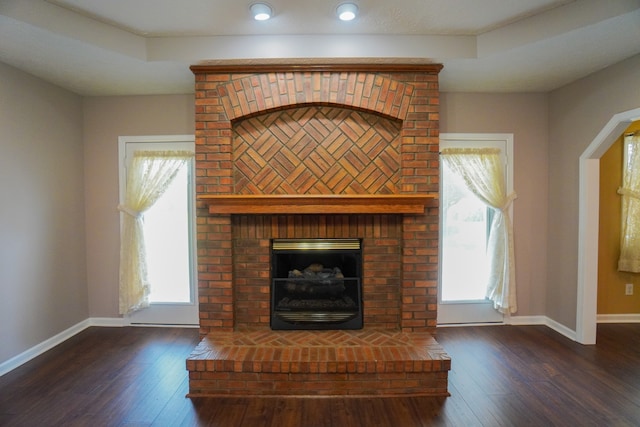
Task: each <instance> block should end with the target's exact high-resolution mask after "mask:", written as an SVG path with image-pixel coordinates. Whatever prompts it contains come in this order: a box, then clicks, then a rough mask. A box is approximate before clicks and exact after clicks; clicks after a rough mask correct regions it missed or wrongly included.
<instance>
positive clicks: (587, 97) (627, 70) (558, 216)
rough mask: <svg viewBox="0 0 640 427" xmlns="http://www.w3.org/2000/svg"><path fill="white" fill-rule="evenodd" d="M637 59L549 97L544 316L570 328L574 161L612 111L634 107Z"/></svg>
mask: <svg viewBox="0 0 640 427" xmlns="http://www.w3.org/2000/svg"><path fill="white" fill-rule="evenodd" d="M639 70H640V55H636V56H635V57H633V58H630V59H628V60H626V61H623V62H620V63H618V64H615V65H613V66H611V67H609V68H607V69H605V70H603V71H600V72H598V73H595V74H592V75H590V76H589V77H586V78H584V79H581V80H579V81H577V82H575V83H572V84H570V85H567V86H565V87H563V88H560V89H558V90H555V91H553V92H551V93H550V94H549V242H548V266H549V274H548V277H547V300H546V313H547V316H548V317H550V318H552V319H553V320H555V321H557V322H559V323H561V324H563V325H565V326H567V327H568V328H570V329H575V327H576V304H577V303H576V301H577V281H578V191H579V168H578V166H579V158H580V155H581V154H582V153H583V152H584V151H585V150H586V148H587V147H588V146H589V145H590V144H591V143H592V142H593V140H594V139H595V137H596V136H597V134H598V133H599V132H600V130H602V128H603V127H604V126H605V125H606V124H607V123H608V122H609V121H610V120H611V118H612V117H613V116H614V115H615V114H618V113H621V112H625V111H630V110H633V109H635V108H639V107H640V71H639Z"/></svg>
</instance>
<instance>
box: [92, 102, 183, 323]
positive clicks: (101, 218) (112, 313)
mask: <svg viewBox="0 0 640 427" xmlns="http://www.w3.org/2000/svg"><path fill="white" fill-rule="evenodd" d="M194 110H195V100H194V96H193V95H167V96H126V97H119V96H118V97H91V98H85V100H84V157H85V176H84V181H85V188H86V192H85V197H86V211H87V277H88V291H89V314H90V316H91V317H117V316H118V263H119V260H118V256H119V243H120V237H119V227H120V222H119V221H120V217H119V213H118V211H117V209H116V206H117V205H118V137H119V136H134V135H193V134H194V127H195V113H194Z"/></svg>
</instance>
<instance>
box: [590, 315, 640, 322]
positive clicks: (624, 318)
mask: <svg viewBox="0 0 640 427" xmlns="http://www.w3.org/2000/svg"><path fill="white" fill-rule="evenodd" d="M597 322H598V323H640V314H638V313H629V314H598V318H597Z"/></svg>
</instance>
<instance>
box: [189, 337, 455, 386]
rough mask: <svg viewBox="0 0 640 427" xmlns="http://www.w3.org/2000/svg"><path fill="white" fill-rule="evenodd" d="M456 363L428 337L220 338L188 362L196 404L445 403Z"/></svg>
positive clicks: (207, 339)
mask: <svg viewBox="0 0 640 427" xmlns="http://www.w3.org/2000/svg"><path fill="white" fill-rule="evenodd" d="M450 368H451V359H450V358H449V356H448V355H447V353H446V352H445V351H444V349H443V348H442V347H441V346H440V345H439V344H438V343H437V342H436V340H435V339H434V338H433V336H431V335H430V334H428V333H416V332H409V333H406V332H400V331H395V330H366V329H365V330H356V331H272V330H268V329H255V330H250V329H246V330H237V331H234V332H214V333H210V334H209V335H208V336H206V337H205V338H204V339H203V340H202V341H201V342H200V344H199V345H198V346H197V347H196V348H195V349H194V351H193V352H192V354H191V356H189V358H188V359H187V369H188V370H189V396H192V397H195V396H212V395H213V396H215V395H217V396H251V395H253V396H286V395H289V396H309V395H325V396H335V395H341V396H342V395H346V396H397V395H405V396H409V395H411V396H417V395H428V396H446V395H448V392H447V377H448V371H449V370H450Z"/></svg>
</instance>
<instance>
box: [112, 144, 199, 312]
mask: <svg viewBox="0 0 640 427" xmlns="http://www.w3.org/2000/svg"><path fill="white" fill-rule="evenodd" d="M193 155H194V154H193V152H190V151H146V150H144V151H143V150H141V151H135V152H134V153H133V157H132V160H131V164H130V165H129V167H128V169H127V182H126V191H125V196H124V203H123V204H121V205H118V209H119V210H120V211H122V212H123V213H124V215H123V218H122V227H121V232H120V314H127V313H131V312H133V311H136V310H139V309H141V308H144V307H148V306H149V300H148V296H149V283H148V281H147V262H146V251H145V245H144V233H143V220H144V212H145V211H146V210H147V209H149V208H150V207H151V206H153V204H154V203H155V202H156V201H157V200H158V199H159V198H160V196H162V194H163V193H164V192H165V190H166V189H167V187H168V186H169V184H170V183H171V181H172V180H173V178H174V177H175V176H176V174H177V173H178V171H179V169H180V168H181V167H182V166H183V165H184V164H185V163H186V162H188V161H189V159H191V158H192V157H193Z"/></svg>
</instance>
